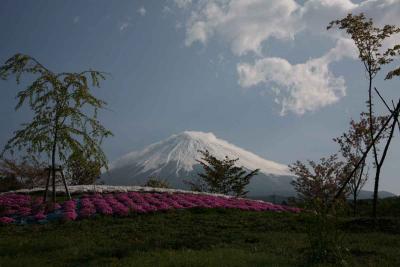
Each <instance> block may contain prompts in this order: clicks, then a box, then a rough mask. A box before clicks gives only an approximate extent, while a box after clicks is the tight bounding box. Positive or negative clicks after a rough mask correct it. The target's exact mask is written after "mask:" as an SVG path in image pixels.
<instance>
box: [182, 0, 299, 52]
mask: <svg viewBox="0 0 400 267" xmlns="http://www.w3.org/2000/svg"><path fill="white" fill-rule="evenodd" d="M297 9H298V5H297V4H296V2H294V1H293V0H269V1H265V0H247V1H240V0H233V1H221V0H220V1H207V2H204V3H203V4H202V5H200V6H199V7H198V8H197V9H196V10H195V11H193V13H192V15H191V18H190V19H189V21H188V23H187V28H186V34H187V35H186V40H185V43H186V45H188V46H190V45H191V44H193V43H194V42H197V41H198V42H201V43H206V42H207V40H208V38H209V37H211V36H213V35H217V36H222V37H223V38H224V39H225V40H227V41H228V42H229V43H230V44H231V49H232V52H233V53H234V54H236V55H243V54H246V53H247V52H249V51H253V52H256V53H258V54H260V53H261V44H262V42H263V41H264V40H266V39H268V38H270V37H275V38H278V39H292V38H293V36H294V34H295V33H296V32H297V31H298V30H299V29H298V25H297V23H296V17H295V16H294V15H293V13H294V12H295V11H296V10H297Z"/></svg>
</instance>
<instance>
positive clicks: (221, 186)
mask: <svg viewBox="0 0 400 267" xmlns="http://www.w3.org/2000/svg"><path fill="white" fill-rule="evenodd" d="M199 152H200V153H201V154H202V156H203V157H202V158H201V160H196V161H197V162H199V163H200V164H201V166H202V167H203V169H204V173H199V174H198V175H199V177H200V178H201V180H199V181H198V182H197V183H196V182H188V183H189V184H191V186H192V189H194V190H195V191H207V192H211V193H221V194H233V195H235V196H237V197H243V196H245V195H246V194H247V191H245V187H246V186H247V185H248V184H249V183H250V179H251V178H252V177H253V176H255V175H257V174H258V172H259V169H256V170H254V171H250V172H249V173H247V174H246V170H245V169H244V168H243V167H237V166H235V164H236V162H237V161H238V160H239V159H230V158H228V157H227V156H226V157H225V158H224V159H223V160H219V159H217V158H216V157H214V156H213V155H211V154H210V152H209V151H207V150H206V151H201V150H200V151H199Z"/></svg>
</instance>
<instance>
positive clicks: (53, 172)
mask: <svg viewBox="0 0 400 267" xmlns="http://www.w3.org/2000/svg"><path fill="white" fill-rule="evenodd" d="M54 128H55V129H54V139H53V149H52V151H51V176H52V183H53V184H52V186H53V194H52V202H53V203H56V150H57V134H58V116H57V115H56V119H55V127H54Z"/></svg>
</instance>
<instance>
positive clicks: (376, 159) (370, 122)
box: [368, 71, 380, 218]
mask: <svg viewBox="0 0 400 267" xmlns="http://www.w3.org/2000/svg"><path fill="white" fill-rule="evenodd" d="M368 110H369V112H368V115H369V135H370V140H371V142H372V150H373V155H374V161H375V166H376V172H375V185H374V199H373V204H372V217H373V218H375V217H376V205H377V202H378V188H379V175H380V170H379V168H378V166H379V161H378V152H377V150H376V144H375V142H373V139H374V123H373V112H372V74H371V72H370V71H369V87H368Z"/></svg>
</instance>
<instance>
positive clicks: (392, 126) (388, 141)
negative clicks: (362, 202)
mask: <svg viewBox="0 0 400 267" xmlns="http://www.w3.org/2000/svg"><path fill="white" fill-rule="evenodd" d="M399 107H400V101H399V103H398V104H397V107H396V109H395V110H394V111H393V113H394V116H393V117H394V118H393V123H392V125H391V127H390V134H389V137H388V139H387V141H386V145H385V148H384V150H383V153H382V157H381V160H380V161H379V162H378V165H377V166H376V176H375V187H374V203H373V204H374V205H373V209H372V216H373V218H374V219H376V206H377V201H375V199H376V200H377V199H378V186H379V176H380V173H381V169H382V165H383V163H384V162H385V159H386V155H387V152H388V150H389V146H390V143H391V141H392V139H393V134H394V130H395V129H396V124H397V117H398V116H399Z"/></svg>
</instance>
